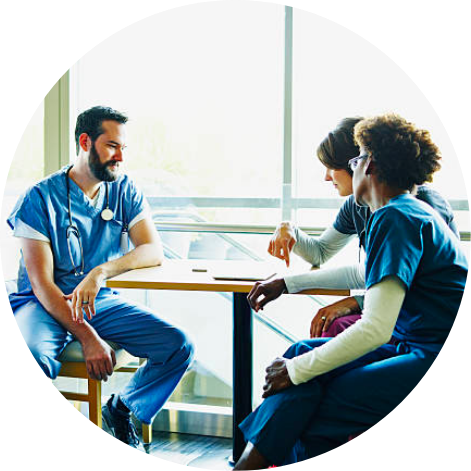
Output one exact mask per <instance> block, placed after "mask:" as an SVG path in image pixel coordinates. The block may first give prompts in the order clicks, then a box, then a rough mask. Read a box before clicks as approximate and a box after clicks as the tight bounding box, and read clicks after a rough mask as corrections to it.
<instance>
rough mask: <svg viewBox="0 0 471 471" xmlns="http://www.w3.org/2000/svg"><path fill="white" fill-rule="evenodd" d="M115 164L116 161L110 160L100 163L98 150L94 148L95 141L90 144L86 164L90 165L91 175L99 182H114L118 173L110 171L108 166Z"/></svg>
mask: <svg viewBox="0 0 471 471" xmlns="http://www.w3.org/2000/svg"><path fill="white" fill-rule="evenodd" d="M116 164H117V162H114V161H112V160H110V161H109V162H106V163H104V164H102V163H101V162H100V157H99V155H98V152H97V151H96V149H95V143H93V144H92V148H91V149H90V155H89V156H88V166H89V167H90V171H91V172H92V174H93V176H94V177H95V178H96V179H97V180H99V181H101V182H114V181H115V180H116V179H117V178H118V176H119V173H118V172H112V171H111V170H110V169H109V167H110V166H111V165H116Z"/></svg>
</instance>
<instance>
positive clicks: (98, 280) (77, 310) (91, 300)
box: [64, 267, 104, 324]
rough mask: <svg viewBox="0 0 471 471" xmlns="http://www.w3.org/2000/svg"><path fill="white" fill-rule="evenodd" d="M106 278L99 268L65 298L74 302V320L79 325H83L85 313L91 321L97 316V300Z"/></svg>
mask: <svg viewBox="0 0 471 471" xmlns="http://www.w3.org/2000/svg"><path fill="white" fill-rule="evenodd" d="M103 281H104V276H103V274H102V273H101V271H100V270H99V269H98V267H97V268H95V269H93V270H92V271H91V272H90V273H89V274H88V275H87V276H86V277H85V278H84V279H83V280H82V281H81V282H80V283H79V284H78V285H77V286H76V287H75V289H74V291H73V292H72V293H71V294H67V295H64V298H65V299H66V300H68V301H71V302H72V320H73V321H74V322H76V323H77V324H83V322H84V320H83V313H84V312H85V315H86V316H87V317H88V319H89V320H91V319H92V317H93V316H94V315H95V314H96V311H95V298H96V297H97V295H98V292H99V291H100V288H101V284H102V283H103Z"/></svg>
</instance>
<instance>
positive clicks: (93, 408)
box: [88, 379, 102, 428]
mask: <svg viewBox="0 0 471 471" xmlns="http://www.w3.org/2000/svg"><path fill="white" fill-rule="evenodd" d="M88 397H89V401H88V417H89V418H90V420H91V421H92V422H93V423H94V424H95V425H97V426H98V427H100V428H102V423H101V381H97V380H95V379H88Z"/></svg>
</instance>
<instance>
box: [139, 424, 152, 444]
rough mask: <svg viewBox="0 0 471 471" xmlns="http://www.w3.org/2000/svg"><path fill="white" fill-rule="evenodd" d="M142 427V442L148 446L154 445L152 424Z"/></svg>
mask: <svg viewBox="0 0 471 471" xmlns="http://www.w3.org/2000/svg"><path fill="white" fill-rule="evenodd" d="M141 426H142V441H143V442H144V443H145V444H146V445H148V444H149V443H152V424H150V425H147V424H141Z"/></svg>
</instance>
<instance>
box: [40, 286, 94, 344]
mask: <svg viewBox="0 0 471 471" xmlns="http://www.w3.org/2000/svg"><path fill="white" fill-rule="evenodd" d="M33 292H34V294H35V295H36V297H37V298H38V300H39V302H40V303H41V305H42V306H43V307H44V309H45V310H46V311H47V312H48V313H49V314H50V315H51V317H53V318H54V319H55V320H56V321H57V322H59V324H61V325H62V327H64V329H65V330H67V331H69V332H70V333H71V334H72V335H73V336H74V337H75V338H76V339H77V340H78V341H79V342H80V343H82V344H83V343H84V342H87V340H90V339H92V338H96V337H98V334H97V333H96V332H95V330H94V329H93V327H91V326H90V325H89V324H88V322H85V323H83V324H78V323H76V322H74V321H73V320H72V309H71V306H70V303H69V302H68V301H66V300H65V299H64V293H63V292H62V291H61V290H60V288H59V287H58V286H57V285H56V284H55V283H53V282H50V283H48V282H41V283H40V286H34V283H33Z"/></svg>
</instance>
